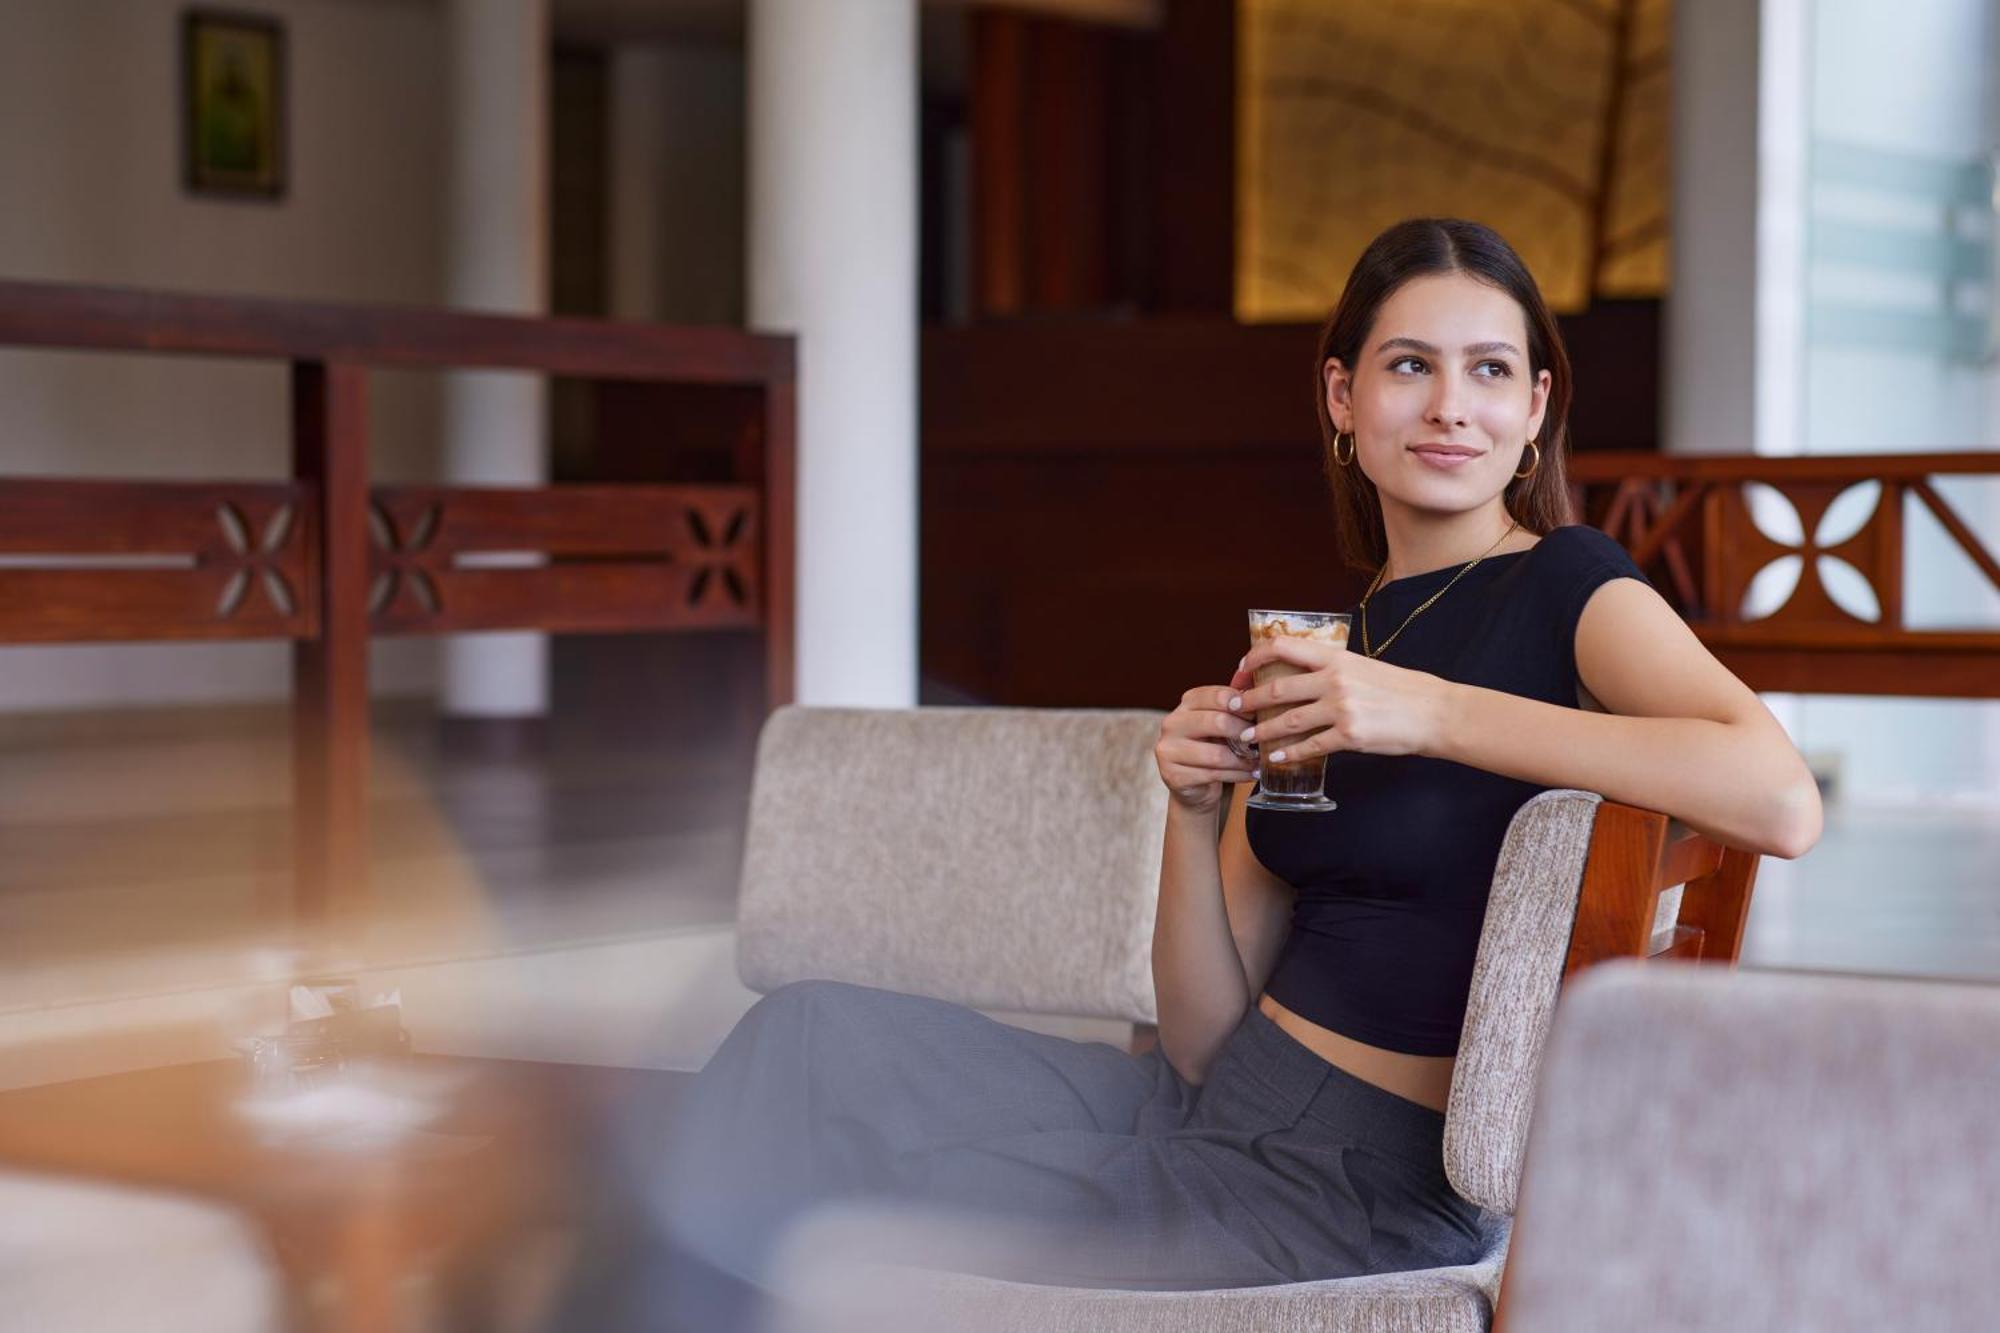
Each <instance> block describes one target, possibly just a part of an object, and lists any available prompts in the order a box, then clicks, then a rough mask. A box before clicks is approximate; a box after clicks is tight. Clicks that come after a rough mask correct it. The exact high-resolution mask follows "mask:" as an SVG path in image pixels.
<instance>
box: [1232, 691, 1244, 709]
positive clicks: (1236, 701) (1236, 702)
mask: <svg viewBox="0 0 2000 1333" xmlns="http://www.w3.org/2000/svg"><path fill="white" fill-rule="evenodd" d="M1242 707H1243V696H1242V695H1240V694H1232V695H1230V696H1229V711H1230V712H1232V713H1234V712H1236V711H1237V710H1238V709H1240V708H1242Z"/></svg>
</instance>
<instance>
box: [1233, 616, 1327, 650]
mask: <svg viewBox="0 0 2000 1333" xmlns="http://www.w3.org/2000/svg"><path fill="white" fill-rule="evenodd" d="M1348 626H1349V622H1347V621H1345V620H1336V621H1334V622H1333V623H1332V624H1330V625H1312V624H1307V623H1306V622H1304V621H1290V620H1286V619H1284V618H1282V617H1275V618H1273V619H1270V620H1263V621H1259V622H1258V623H1256V624H1255V625H1252V626H1251V627H1250V642H1251V643H1253V644H1255V643H1263V642H1265V641H1267V640H1270V639H1279V638H1284V639H1308V640H1311V641H1312V642H1314V643H1327V644H1332V645H1334V646H1336V647H1340V646H1343V645H1345V644H1346V643H1347V631H1348Z"/></svg>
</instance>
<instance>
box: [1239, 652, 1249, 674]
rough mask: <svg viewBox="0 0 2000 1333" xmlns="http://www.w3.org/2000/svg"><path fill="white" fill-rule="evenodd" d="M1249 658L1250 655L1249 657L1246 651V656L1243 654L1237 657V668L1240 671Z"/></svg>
mask: <svg viewBox="0 0 2000 1333" xmlns="http://www.w3.org/2000/svg"><path fill="white" fill-rule="evenodd" d="M1249 660H1250V657H1249V655H1248V654H1247V653H1246V654H1245V655H1244V656H1242V657H1239V658H1237V659H1236V669H1237V670H1238V671H1241V670H1242V669H1243V664H1244V663H1245V662H1247V661H1249Z"/></svg>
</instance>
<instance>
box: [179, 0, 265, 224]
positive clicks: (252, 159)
mask: <svg viewBox="0 0 2000 1333" xmlns="http://www.w3.org/2000/svg"><path fill="white" fill-rule="evenodd" d="M181 71H182V88H181V98H182V101H183V103H184V108H183V114H182V117H181V125H182V135H181V137H182V139H183V153H184V156H185V160H186V179H187V187H188V189H189V190H191V191H193V192H194V193H196V194H213V195H233V196H238V197H245V196H247V197H251V198H260V199H276V198H279V197H281V196H283V194H284V193H285V96H286V88H285V29H284V25H283V24H282V23H280V22H279V21H278V20H277V19H275V18H271V17H269V16H266V15H261V14H243V13H234V12H230V11H227V10H219V9H190V10H187V11H186V12H185V13H183V14H182V15H181Z"/></svg>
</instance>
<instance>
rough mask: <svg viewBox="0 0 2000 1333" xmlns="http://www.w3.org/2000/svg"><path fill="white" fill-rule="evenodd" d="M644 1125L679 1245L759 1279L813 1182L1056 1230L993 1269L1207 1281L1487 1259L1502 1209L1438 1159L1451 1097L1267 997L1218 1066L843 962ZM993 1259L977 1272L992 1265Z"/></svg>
mask: <svg viewBox="0 0 2000 1333" xmlns="http://www.w3.org/2000/svg"><path fill="white" fill-rule="evenodd" d="M634 1129H635V1132H636V1134H638V1135H640V1136H645V1135H648V1134H650V1136H651V1137H650V1139H649V1140H648V1141H646V1142H643V1143H635V1144H633V1145H632V1151H634V1152H636V1153H638V1154H639V1155H640V1157H641V1160H638V1161H631V1162H629V1165H630V1167H631V1168H632V1169H633V1170H634V1171H635V1173H636V1175H635V1178H634V1181H633V1183H634V1185H635V1186H636V1187H637V1188H638V1189H639V1190H640V1192H641V1194H642V1205H641V1211H642V1212H643V1213H644V1215H645V1217H646V1219H647V1222H646V1225H648V1226H651V1227H655V1228H657V1229H658V1239H659V1240H660V1241H661V1243H662V1244H663V1245H666V1246H670V1247H678V1248H680V1249H682V1250H685V1251H689V1252H692V1253H694V1254H696V1255H698V1256H700V1258H701V1260H702V1261H704V1262H705V1263H707V1264H711V1265H713V1266H714V1267H716V1268H718V1269H720V1270H722V1271H724V1272H727V1273H732V1274H735V1275H736V1276H737V1277H739V1278H741V1279H743V1280H744V1281H745V1282H747V1283H749V1284H752V1285H753V1286H754V1285H755V1284H757V1283H758V1282H760V1281H761V1280H762V1279H763V1278H764V1277H765V1276H766V1275H767V1265H768V1263H769V1261H770V1258H771V1255H772V1247H773V1243H774V1241H775V1240H776V1239H777V1238H778V1236H779V1233H780V1232H781V1231H782V1230H783V1228H784V1227H785V1226H786V1224H787V1223H788V1222H790V1221H792V1220H794V1219H796V1218H798V1217H799V1216H801V1215H802V1214H803V1213H805V1212H806V1211H807V1210H809V1209H811V1208H812V1206H813V1205H815V1204H817V1203H820V1202H823V1201H827V1200H834V1199H844V1200H877V1199H887V1200H897V1201H906V1202H908V1203H911V1204H915V1205H919V1206H925V1207H936V1208H939V1209H942V1210H946V1211H957V1212H966V1211H971V1212H976V1213H977V1214H978V1215H981V1216H990V1217H995V1218H1004V1219H1007V1220H1009V1221H1010V1222H1014V1223H1026V1224H1029V1225H1030V1226H1031V1227H1034V1228H1041V1229H1042V1231H1043V1234H1045V1235H1046V1236H1048V1237H1049V1238H1050V1241H1051V1243H1050V1244H1049V1245H1047V1246H1046V1247H1043V1248H1042V1249H1040V1250H1039V1251H1038V1252H1037V1254H1036V1255H1035V1258H1034V1263H1033V1267H1034V1269H1035V1270H1036V1271H1022V1266H1021V1263H1020V1262H1019V1260H1020V1256H1019V1255H1018V1254H1016V1255H1013V1256H1011V1257H1010V1259H1009V1261H1008V1263H1006V1264H1005V1265H998V1264H996V1265H995V1266H994V1267H993V1268H992V1270H991V1271H992V1274H993V1275H994V1276H1003V1277H1010V1278H1015V1279H1019V1280H1039V1281H1046V1282H1051V1283H1055V1284H1059V1285H1067V1286H1105V1287H1124V1288H1135V1289H1137V1288H1174V1289H1205V1288H1214V1287H1231V1286H1253V1285H1262V1284H1268V1283H1279V1282H1297V1281H1308V1280H1313V1279H1320V1278H1332V1277H1345V1276H1352V1275H1356V1274H1363V1273H1380V1272H1392V1271H1399V1270H1403V1269H1411V1268H1430V1267H1438V1266H1447V1265H1455V1264H1462V1263H1470V1262H1473V1261H1474V1260H1475V1259H1477V1258H1478V1257H1479V1256H1480V1255H1481V1254H1482V1253H1483V1252H1484V1249H1485V1247H1486V1244H1487V1242H1488V1239H1489V1228H1490V1226H1491V1225H1492V1224H1494V1223H1497V1222H1498V1221H1499V1220H1500V1219H1498V1218H1497V1217H1495V1216H1493V1215H1490V1214H1485V1213H1483V1212H1482V1210H1481V1209H1479V1208H1478V1207H1477V1206H1475V1205H1474V1204H1472V1203H1470V1202H1468V1201H1466V1200H1465V1199H1463V1198H1461V1197H1460V1196H1459V1195H1458V1194H1457V1193H1456V1192H1455V1191H1454V1190H1453V1189H1452V1187H1451V1185H1450V1182H1449V1181H1448V1180H1447V1179H1446V1178H1445V1174H1444V1165H1443V1158H1442V1140H1443V1132H1444V1116H1443V1115H1442V1114H1441V1113H1440V1112H1437V1111H1433V1110H1430V1109H1429V1108H1428V1107H1425V1106H1422V1105H1419V1104H1418V1103H1416V1102H1412V1101H1409V1100H1407V1099H1406V1098H1402V1097H1399V1096H1396V1095H1395V1094H1393V1093H1390V1092H1387V1091H1384V1090H1383V1089H1381V1088H1377V1087H1375V1086H1374V1085H1373V1084H1370V1083H1367V1082H1365V1081H1363V1080H1361V1079H1358V1078H1355V1077H1353V1076H1352V1075H1349V1074H1347V1073H1345V1072H1344V1071H1342V1070H1340V1069H1339V1068H1338V1067H1336V1066H1334V1065H1331V1064H1328V1063H1327V1062H1326V1061H1324V1060H1322V1059H1321V1058H1320V1057H1318V1056H1317V1055H1315V1054H1313V1053H1312V1052H1311V1051H1310V1050H1308V1049H1307V1048H1306V1047H1305V1046H1303V1045H1301V1044H1299V1043H1298V1042H1297V1041H1296V1040H1294V1039H1293V1038H1292V1037H1290V1036H1288V1035H1287V1034H1286V1033H1284V1032H1283V1031H1282V1030H1281V1029H1279V1028H1278V1027H1277V1025H1275V1024H1274V1023H1272V1022H1271V1020H1270V1019H1268V1018H1267V1017H1265V1016H1264V1014H1263V1013H1261V1012H1260V1011H1259V1010H1258V1009H1257V1007H1256V1006H1255V1005H1254V1004H1253V1005H1252V1006H1251V1007H1250V1008H1249V1010H1248V1011H1247V1012H1246V1013H1245V1015H1244V1017H1243V1019H1242V1021H1241V1022H1240V1023H1239V1025H1238V1026H1237V1028H1236V1030H1235V1031H1234V1032H1233V1033H1232V1034H1231V1035H1230V1037H1229V1038H1228V1040H1227V1042H1226V1043H1225V1045H1224V1046H1223V1048H1222V1050H1221V1052H1220V1053H1219V1055H1218V1056H1217V1057H1216V1059H1215V1060H1214V1062H1213V1064H1212V1066H1211V1068H1210V1070H1209V1074H1208V1078H1207V1079H1206V1081H1205V1082H1203V1083H1201V1084H1199V1085H1194V1084H1190V1083H1188V1082H1186V1081H1185V1080H1184V1079H1182V1078H1181V1077H1180V1076H1179V1074H1178V1073H1176V1072H1175V1070H1174V1068H1173V1066H1172V1065H1171V1064H1169V1063H1168V1062H1167V1060H1166V1059H1165V1058H1164V1057H1163V1056H1162V1055H1161V1054H1159V1053H1158V1052H1157V1051H1150V1052H1147V1053H1145V1054H1143V1055H1138V1056H1134V1055H1131V1054H1128V1053H1127V1052H1125V1051H1122V1050H1120V1049H1118V1048H1116V1047H1114V1046H1110V1045H1107V1044H1105V1043H1102V1042H1078V1041H1071V1040H1067V1039H1064V1038H1060V1037H1053V1036H1048V1035H1044V1034H1040V1033H1034V1032H1028V1031H1025V1030H1023V1029H1020V1028H1016V1027H1013V1026H1010V1025H1008V1024H1004V1023H999V1022H996V1021H994V1020H992V1019H990V1018H987V1017H986V1016H984V1015H982V1014H980V1013H978V1012H976V1011H974V1010H971V1009H967V1008H965V1007H963V1006H960V1005H955V1004H949V1003H946V1002H943V1001H940V1000H933V999H929V998H925V997H921V996H913V995H904V994H899V993H896V992H893V991H886V990H878V989H874V988H871V987H866V986H857V985H851V984H847V983H843V982H832V981H805V982H797V983H794V984H792V985H788V986H784V987H781V988H779V989H778V990H775V991H773V992H771V993H770V994H769V995H767V996H765V997H764V998H763V999H762V1000H760V1001H759V1002H758V1003H757V1004H756V1005H754V1006H752V1008H751V1009H750V1010H749V1012H748V1013H746V1014H745V1015H744V1017H743V1019H742V1020H741V1021H740V1022H739V1024H738V1025H737V1026H736V1028H735V1029H734V1030H733V1031H732V1032H731V1033H730V1035H729V1037H728V1038H727V1040H725V1041H724V1042H723V1044H722V1046H721V1047H720V1049H718V1050H717V1052H716V1053H715V1056H714V1057H713V1058H712V1059H711V1060H710V1062H709V1063H708V1065H707V1066H706V1067H705V1068H704V1069H703V1071H702V1072H701V1074H700V1075H699V1076H698V1077H697V1078H696V1079H695V1080H694V1082H693V1084H692V1086H691V1088H690V1089H689V1091H688V1092H687V1094H686V1096H685V1097H684V1099H683V1100H682V1102H681V1103H680V1105H679V1106H678V1107H677V1108H676V1110H675V1113H674V1115H673V1116H672V1123H671V1125H670V1126H668V1127H667V1128H666V1129H665V1131H664V1133H662V1131H661V1128H660V1127H659V1126H657V1125H655V1126H651V1127H650V1128H649V1127H647V1126H645V1125H643V1124H639V1125H635V1127H634ZM975 1271H976V1270H975Z"/></svg>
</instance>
